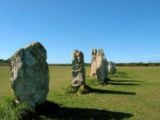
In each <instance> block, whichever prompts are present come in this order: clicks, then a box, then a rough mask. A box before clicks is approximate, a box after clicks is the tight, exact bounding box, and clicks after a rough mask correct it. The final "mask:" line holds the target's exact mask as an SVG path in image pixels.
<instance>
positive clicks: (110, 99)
mask: <svg viewBox="0 0 160 120" xmlns="http://www.w3.org/2000/svg"><path fill="white" fill-rule="evenodd" d="M89 69H90V68H89V67H86V74H87V83H88V84H89V86H90V87H91V88H92V89H93V91H92V92H91V93H89V94H85V95H80V94H66V92H65V90H66V88H67V87H68V86H69V85H70V83H71V67H69V66H50V67H49V70H50V91H49V94H48V101H49V102H48V106H46V107H45V108H44V111H45V112H46V113H45V114H44V116H45V118H44V119H46V120H47V119H67V118H70V119H104V120H105V119H108V120H121V119H126V120H160V67H118V68H117V69H118V71H117V73H116V74H115V75H113V76H110V79H111V81H110V82H109V84H108V85H104V86H102V85H94V84H92V81H91V80H90V78H89V76H88V75H89ZM9 76H10V69H9V67H7V66H0V103H3V100H4V98H5V97H6V96H10V97H13V93H12V92H11V89H10V81H9ZM56 105H57V106H58V107H56ZM47 112H48V113H47Z"/></svg>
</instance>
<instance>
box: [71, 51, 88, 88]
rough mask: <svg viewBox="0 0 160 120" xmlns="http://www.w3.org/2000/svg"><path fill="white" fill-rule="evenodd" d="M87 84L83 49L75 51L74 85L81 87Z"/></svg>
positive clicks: (73, 64)
mask: <svg viewBox="0 0 160 120" xmlns="http://www.w3.org/2000/svg"><path fill="white" fill-rule="evenodd" d="M84 84H85V68H84V56H83V53H82V52H81V51H78V50H75V51H74V52H73V60H72V87H80V86H81V85H84Z"/></svg>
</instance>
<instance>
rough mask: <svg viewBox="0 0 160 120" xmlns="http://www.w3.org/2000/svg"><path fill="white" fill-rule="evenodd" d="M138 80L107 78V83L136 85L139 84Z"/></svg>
mask: <svg viewBox="0 0 160 120" xmlns="http://www.w3.org/2000/svg"><path fill="white" fill-rule="evenodd" d="M138 82H142V81H138V80H109V81H108V84H110V85H127V86H138V85H140V84H139V83H138Z"/></svg>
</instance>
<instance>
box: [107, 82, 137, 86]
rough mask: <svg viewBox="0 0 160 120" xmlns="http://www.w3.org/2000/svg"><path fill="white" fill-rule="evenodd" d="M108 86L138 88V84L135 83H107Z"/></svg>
mask: <svg viewBox="0 0 160 120" xmlns="http://www.w3.org/2000/svg"><path fill="white" fill-rule="evenodd" d="M108 84H110V85H127V86H138V85H139V84H136V83H115V82H108Z"/></svg>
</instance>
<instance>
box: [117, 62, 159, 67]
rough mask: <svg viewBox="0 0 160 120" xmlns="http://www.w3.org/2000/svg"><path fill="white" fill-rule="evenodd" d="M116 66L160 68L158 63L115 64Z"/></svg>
mask: <svg viewBox="0 0 160 120" xmlns="http://www.w3.org/2000/svg"><path fill="white" fill-rule="evenodd" d="M116 66H160V62H159V63H158V62H157V63H143V62H139V63H116Z"/></svg>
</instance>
